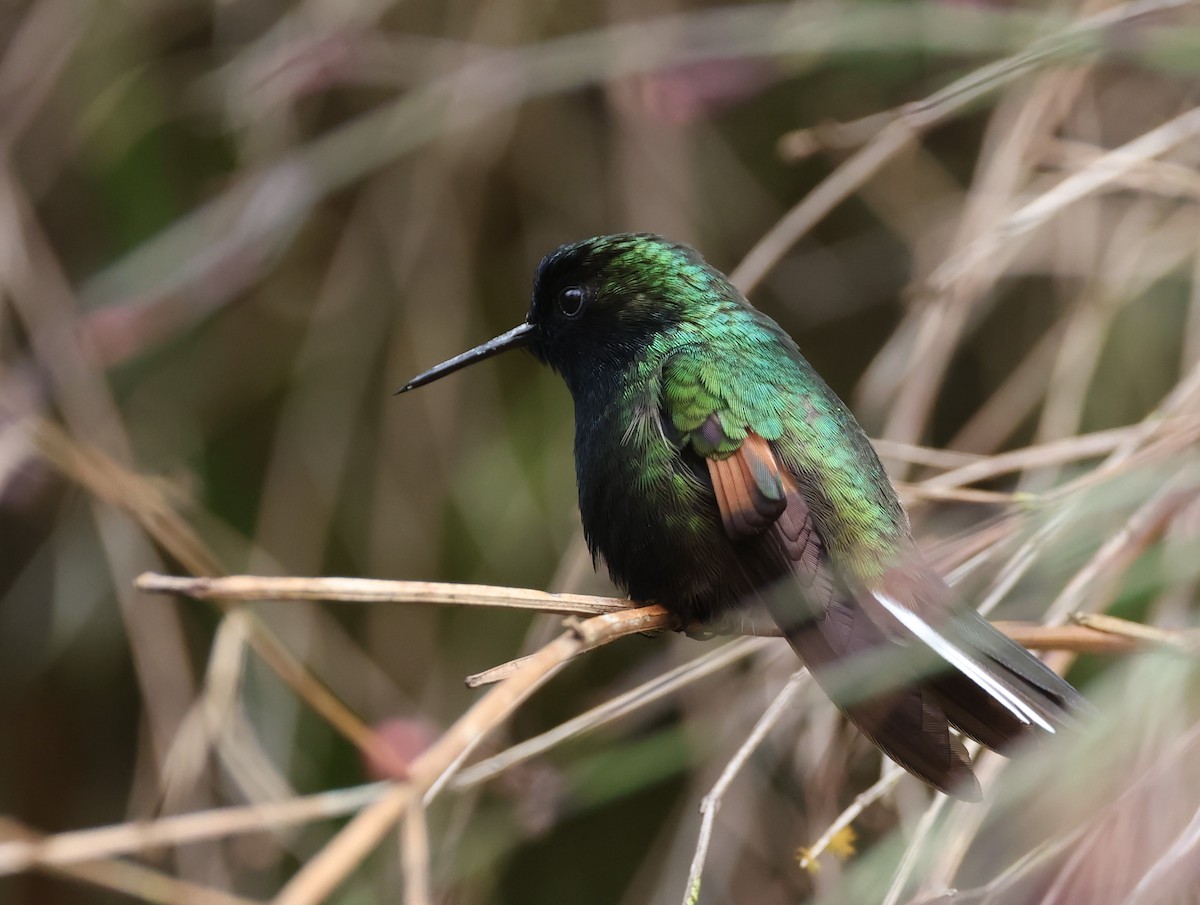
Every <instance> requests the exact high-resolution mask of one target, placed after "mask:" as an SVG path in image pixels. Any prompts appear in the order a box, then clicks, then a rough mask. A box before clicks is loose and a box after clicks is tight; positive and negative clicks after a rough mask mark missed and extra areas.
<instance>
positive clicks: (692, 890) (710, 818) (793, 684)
mask: <svg viewBox="0 0 1200 905" xmlns="http://www.w3.org/2000/svg"><path fill="white" fill-rule="evenodd" d="M808 680H809V676H808V673H807V672H806V671H804V670H801V671H799V672H796V673H793V675H792V677H791V678H790V679H788V682H787V684H786V685H784V686H783V688H782V689H781V690H780V692H779V694H777V695H776V696H775V699H774V700H773V701H771V704H770V706H769V707H767V709H766V710H765V711H763V715H762V716H761V717H759V718H758V722H756V723H755V724H754V728H753V729H751V730H750V734H749V735H747V736H746V740H745V741H744V742H742V744H741V746H740V747H739V748H738V749H737V751H736V752H735V753H734V755H733V757H731V758H730V759H729V763H727V764H726V765H725V769H723V770H722V771H721V775H720V776H719V777H717V781H716V782H715V783H714V784H713V787H712V789H711V790H710V791H709V793H708V794H707V795H705V796H704V800H703V801H701V802H700V832H699V835H698V837H697V839H696V853H695V855H693V856H692V866H691V868H690V869H689V870H688V879H687V885H686V887H685V890H686V891H685V892H684V895H683V905H696V903H697V902H699V900H700V881H701V877H702V875H703V873H704V862H705V860H706V859H707V858H708V846H709V843H710V842H711V841H712V833H713V825H714V823H715V822H716V819H717V811H719V810H720V809H721V799H722V798H724V797H725V793H726V792H727V791H728V790H729V787H730V786H731V785H732V784H733V781H734V780H735V779H737V776H738V774H739V773H740V772H741V771H742V767H744V766H745V765H746V761H748V760H749V759H750V756H751V755H752V754H753V753H754V752H755V751H756V750H758V746H759V745H761V744H762V743H763V739H765V738H766V737H767V734H768V733H769V732H770V731H771V730H772V729H773V728H774V727H775V724H776V723H778V722H779V718H780V717H782V716H783V713H784V711H785V710H786V709H787V707H788V705H789V704H790V703H791V701H792V699H793V698H794V697H795V696H796V695H797V694H798V693H799V692H800V690H801V689H802V688H803V687H804V686H805V685H806V684H807V682H808Z"/></svg>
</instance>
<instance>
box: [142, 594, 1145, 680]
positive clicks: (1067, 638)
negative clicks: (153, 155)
mask: <svg viewBox="0 0 1200 905" xmlns="http://www.w3.org/2000/svg"><path fill="white" fill-rule="evenodd" d="M138 587H139V588H141V589H142V590H145V591H154V592H158V593H180V594H188V595H191V594H192V593H193V592H195V595H196V596H197V597H199V598H202V599H203V598H208V597H212V598H219V599H226V600H245V601H251V600H341V601H351V602H361V601H363V600H370V601H372V602H374V603H385V602H387V603H398V604H407V603H416V604H421V605H441V606H460V605H465V606H485V607H497V608H500V609H518V610H533V611H537V612H542V613H549V614H563V613H577V614H583V615H590V616H601V615H609V614H621V615H622V616H625V615H628V614H629V613H630V612H638V611H636V610H633V609H632V607H634V606H636V604H634V603H633V602H632V601H629V600H623V599H621V598H616V597H589V596H585V595H581V594H551V593H549V592H546V591H535V590H531V589H528V588H499V587H494V586H489V585H458V584H442V583H438V582H427V581H385V580H383V579H367V578H299V577H284V578H272V577H267V576H252V575H232V576H229V577H228V578H182V577H176V576H171V575H153V574H146V575H142V576H140V577H139V578H138ZM644 609H648V608H644ZM996 625H997V627H998V628H999V629H1000V630H1001V631H1003V632H1005V633H1006V634H1008V635H1009V636H1010V637H1012V638H1013V639H1014V640H1016V641H1018V642H1019V643H1021V644H1023V645H1025V646H1026V647H1029V648H1033V649H1036V650H1070V651H1087V652H1092V653H1120V652H1127V651H1131V650H1135V649H1136V648H1137V645H1138V642H1139V641H1144V640H1150V638H1149V636H1147V637H1146V638H1135V637H1134V636H1133V635H1130V634H1126V635H1114V634H1112V633H1109V632H1103V631H1099V630H1096V629H1093V628H1091V627H1088V626H1085V625H1074V626H1039V625H1031V624H1025V623H1014V622H998V623H996ZM668 627H670V625H669V621H668V622H663V623H662V624H661V625H656V626H654V629H655V630H657V629H662V628H668ZM645 630H646V631H649V630H650V629H645ZM742 631H743V633H746V634H759V632H760V631H761V634H762V635H763V636H764V637H778V635H779V631H778V629H776V628H774V627H770V626H763V627H761V628H760V627H759V626H745V627H743V628H742ZM607 641H608V638H607V637H606V636H602V639H601V640H600V641H599V642H598V643H607ZM589 649H591V645H583V646H581V647H580V648H579V649H578V650H576V652H575V654H573V655H572V656H577V655H578V654H580V653H583V652H585V651H586V650H589ZM534 656H536V655H534ZM531 659H532V657H522V658H520V659H517V660H512V661H510V662H508V663H504V664H502V665H500V666H497V667H493V669H492V670H488V671H486V672H483V673H477V674H475V675H473V676H471V677H469V679H468V681H469V683H470V684H472V685H483V684H489V683H491V682H495V681H502V680H504V679H508V678H511V677H512V676H513V675H514V674H518V673H520V672H522V671H523V670H524V669H525V668H526V667H527V666H528V663H529V661H530V660H531Z"/></svg>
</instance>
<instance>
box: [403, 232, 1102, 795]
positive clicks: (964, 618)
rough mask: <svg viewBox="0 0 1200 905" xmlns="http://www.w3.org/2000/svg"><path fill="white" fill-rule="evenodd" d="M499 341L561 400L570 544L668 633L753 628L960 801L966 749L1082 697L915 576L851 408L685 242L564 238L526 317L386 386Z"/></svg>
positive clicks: (896, 515)
mask: <svg viewBox="0 0 1200 905" xmlns="http://www.w3.org/2000/svg"><path fill="white" fill-rule="evenodd" d="M515 348H525V349H527V350H528V351H530V352H532V353H533V355H534V357H535V358H537V359H538V360H539V361H540V362H542V363H543V364H546V365H549V366H550V367H551V368H552V369H553V370H554V371H556V372H557V373H558V374H559V375H561V377H562V379H563V380H564V382H565V383H566V385H567V388H568V389H569V390H570V392H571V396H572V397H573V400H574V404H575V474H576V482H577V485H578V491H579V511H580V517H581V519H582V522H583V530H584V535H585V538H586V540H587V544H588V547H589V549H590V550H591V552H592V556H593V561H596V560H597V559H602V560H603V561H604V563H605V565H606V566H607V569H608V572H609V574H610V576H611V577H612V579H613V580H614V582H615V583H616V584H617V585H619V586H620V587H621V588H623V589H624V590H625V592H626V593H627V594H628V595H629V596H630V598H632V599H633V600H636V601H640V602H646V603H650V602H653V603H658V604H660V605H662V606H663V607H665V608H666V609H667V610H668V611H669V612H670V613H671V614H672V616H673V617H674V618H675V619H676V620H677V621H678V622H679V623H680V625H681V626H696V625H708V624H718V625H720V624H726V625H727V624H729V620H731V619H733V620H737V619H739V618H744V614H746V613H748V612H758V613H764V614H766V615H769V617H770V618H771V619H772V620H773V621H774V623H775V624H776V625H777V626H778V628H779V630H780V631H781V633H782V634H783V635H784V636H785V637H786V638H787V640H788V642H789V643H790V644H791V646H792V648H793V649H794V650H795V652H796V653H797V654H798V655H799V657H800V658H801V660H803V662H804V664H805V665H806V666H807V668H808V670H809V672H810V673H811V675H812V676H813V678H814V679H815V680H816V681H817V683H818V684H819V685H820V686H821V687H822V688H823V689H824V690H825V692H826V693H827V694H828V695H829V697H830V698H831V699H832V700H833V702H834V703H835V704H836V705H837V706H838V707H839V708H840V709H841V710H842V712H843V713H845V715H846V716H847V717H848V718H849V719H850V721H851V722H852V723H854V724H855V725H856V726H857V727H858V728H859V729H860V730H861V731H862V732H863V734H865V735H866V736H867V737H868V738H869V739H870V740H871V741H872V742H873V743H874V744H875V745H876V746H877V747H878V748H879V749H881V750H882V751H883V753H884V754H886V755H887V756H888V757H890V758H891V759H892V760H894V761H896V762H897V763H899V764H900V765H901V766H903V767H904V768H905V769H906V770H908V771H909V772H910V773H912V774H914V775H915V776H917V777H919V778H920V779H922V780H924V781H925V782H926V783H928V784H929V785H930V786H932V787H933V788H935V789H938V790H940V791H942V792H946V793H948V794H950V795H952V796H955V797H958V798H963V799H967V800H975V799H978V798H980V797H981V789H980V787H979V783H978V780H977V779H976V777H975V775H974V773H973V771H972V769H971V760H970V757H969V754H968V752H967V749H966V746H965V744H964V742H963V740H962V737H963V736H966V737H968V738H971V739H974V740H976V741H978V742H980V743H981V744H983V745H985V746H986V747H988V748H991V749H994V750H1000V751H1005V750H1009V749H1010V747H1011V746H1012V745H1014V744H1015V743H1017V742H1019V741H1021V740H1023V739H1026V738H1029V737H1032V736H1038V735H1043V736H1044V735H1053V734H1055V733H1056V732H1057V731H1059V729H1060V728H1061V727H1063V726H1066V725H1070V723H1071V721H1072V714H1073V713H1074V712H1076V711H1077V710H1079V709H1080V708H1081V707H1082V706H1084V704H1083V701H1082V698H1081V696H1080V695H1079V693H1078V692H1077V691H1076V690H1075V689H1074V688H1073V687H1072V686H1071V685H1070V684H1068V683H1067V682H1066V681H1065V680H1063V679H1062V678H1061V677H1060V676H1058V675H1057V674H1056V673H1054V672H1053V671H1051V670H1050V669H1049V668H1048V667H1047V666H1046V665H1045V664H1043V663H1042V662H1041V661H1040V660H1038V659H1037V658H1036V657H1034V656H1033V655H1031V654H1030V653H1029V652H1028V651H1027V650H1026V649H1025V648H1023V647H1021V646H1020V645H1018V644H1016V643H1015V642H1014V641H1012V640H1011V639H1009V638H1008V637H1007V636H1006V635H1004V634H1003V633H1001V632H1000V631H999V630H997V629H996V628H994V627H993V626H992V625H991V623H989V622H988V621H987V620H985V619H984V618H983V617H982V616H980V615H979V614H978V613H977V612H976V611H975V610H974V609H973V608H971V607H969V606H967V605H965V604H964V603H963V602H962V601H960V600H959V599H958V598H957V597H956V596H955V594H954V593H953V592H952V591H951V589H950V588H949V587H948V586H947V585H946V583H945V582H944V581H943V580H942V578H941V577H940V576H939V575H938V574H937V573H936V572H935V571H934V570H933V569H932V568H931V567H930V566H929V565H928V564H927V562H926V561H925V560H924V559H923V558H922V555H921V553H920V551H919V550H918V548H917V545H916V543H915V542H914V540H913V536H912V533H911V530H910V526H909V520H908V515H907V513H906V512H905V510H904V508H903V506H902V505H901V503H900V501H899V499H898V498H897V495H896V491H895V489H894V488H893V486H892V484H891V482H890V480H889V478H888V476H887V473H886V472H885V471H884V468H883V465H882V464H881V463H880V461H879V457H878V456H877V455H876V453H875V450H874V448H873V447H872V445H871V442H870V440H868V438H867V436H866V434H865V433H864V431H863V429H862V428H861V427H860V426H859V424H858V422H857V421H856V420H855V418H854V416H853V414H851V412H850V410H849V409H848V408H847V407H846V405H845V404H844V403H843V402H842V400H841V399H839V398H838V396H837V395H836V394H835V393H834V392H833V390H831V389H830V388H829V386H828V385H827V384H826V383H825V381H824V380H822V379H821V377H820V375H818V374H817V372H816V371H815V370H814V369H813V367H812V366H811V365H810V364H809V363H808V361H807V360H806V359H805V358H804V356H803V355H801V353H800V349H799V348H798V347H797V345H796V343H795V342H794V341H793V340H792V338H791V337H790V336H789V335H788V334H787V333H786V332H785V331H784V330H783V328H781V327H780V326H779V325H778V324H777V323H776V322H775V321H774V320H772V319H771V318H770V317H768V316H767V315H765V314H763V313H762V312H760V311H759V310H757V309H756V308H754V307H753V306H752V305H751V304H750V303H749V302H748V301H747V300H746V298H745V297H744V296H743V295H742V293H741V292H739V291H738V290H737V289H736V288H735V287H734V286H733V285H732V284H731V283H730V282H729V280H728V279H727V278H726V277H725V276H724V274H722V273H721V272H720V271H718V270H716V269H715V268H714V267H712V266H710V265H709V264H708V263H707V262H706V261H705V260H704V259H703V258H702V257H701V256H700V254H699V253H698V252H696V251H695V250H694V249H692V248H690V247H687V246H685V245H679V244H676V243H673V242H671V241H669V240H667V239H665V238H663V237H661V236H656V235H652V234H648V233H621V234H616V235H607V236H598V237H595V238H591V239H586V240H584V241H581V242H576V243H573V244H568V245H563V246H561V247H559V248H558V249H556V250H554V251H552V252H550V253H549V254H548V255H546V256H545V258H543V259H542V261H541V263H540V264H539V266H538V268H537V273H536V276H535V278H534V284H533V294H532V302H531V305H530V308H529V311H528V314H527V315H526V317H525V320H524V322H523V323H521V324H520V325H518V326H517V327H515V328H513V329H512V330H509V331H508V332H507V333H504V334H502V335H500V336H497V337H496V338H495V339H492V340H490V341H488V342H486V343H483V344H482V345H480V346H477V347H476V348H474V349H472V350H470V351H469V352H465V353H463V354H461V355H458V356H456V357H454V358H451V359H449V360H448V361H445V362H443V363H442V364H439V365H437V366H436V367H434V368H432V369H430V370H428V371H426V372H424V373H423V374H420V375H419V376H417V377H414V378H413V379H412V380H410V381H409V382H408V383H407V384H405V386H404V387H402V388H401V389H400V390H399V391H398V392H400V393H403V392H407V391H409V390H412V389H415V388H417V387H420V386H424V385H425V384H428V383H431V382H432V381H435V380H437V379H439V378H441V377H444V376H446V375H447V374H450V373H452V372H454V371H457V370H459V369H460V368H464V367H466V366H467V365H471V364H474V363H476V362H479V361H482V360H484V359H486V358H489V357H491V356H493V355H496V354H498V353H500V352H503V351H505V350H508V349H515Z"/></svg>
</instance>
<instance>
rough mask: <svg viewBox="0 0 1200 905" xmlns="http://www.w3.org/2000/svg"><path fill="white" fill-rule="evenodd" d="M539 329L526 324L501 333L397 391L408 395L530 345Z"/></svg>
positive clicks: (415, 378)
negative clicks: (456, 373)
mask: <svg viewBox="0 0 1200 905" xmlns="http://www.w3.org/2000/svg"><path fill="white" fill-rule="evenodd" d="M536 329H537V328H536V327H534V325H533V324H530V323H524V324H521V325H519V326H517V327H513V328H512V329H511V330H509V331H508V332H507V333H501V334H500V335H499V336H497V337H496V338H495V339H489V340H488V341H487V342H485V343H484V344H483V345H481V346H476V347H475V348H474V349H472V350H471V351H470V352H463V354H462V355H455V356H454V357H453V358H451V359H450V360H449V361H443V362H442V363H441V364H440V365H435V366H434V367H432V368H430V369H429V370H428V371H426V372H425V373H424V374H418V375H417V376H416V377H414V378H413V379H412V380H410V381H409V382H408V383H406V384H405V385H404V386H402V387H400V389H398V390H396V393H397V395H398V394H400V393H407V392H408V391H409V390H415V389H416V388H417V387H423V386H425V384H427V383H433V382H434V381H435V380H438V379H439V378H442V377H445V376H446V375H447V374H453V373H454V372H455V371H457V370H459V369H460V368H465V367H466V366H467V365H473V364H475V362H477V361H483V360H484V359H485V358H491V357H492V356H493V355H499V354H500V353H501V352H506V351H508V350H509V349H516V348H518V347H520V346H527V345H529V342H530V340H532V339H533V334H534V331H535V330H536Z"/></svg>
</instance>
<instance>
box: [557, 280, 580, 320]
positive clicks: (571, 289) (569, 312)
mask: <svg viewBox="0 0 1200 905" xmlns="http://www.w3.org/2000/svg"><path fill="white" fill-rule="evenodd" d="M558 310H559V311H561V312H562V313H563V314H565V315H566V316H567V317H577V316H578V315H579V312H580V311H582V310H583V290H582V289H580V288H579V287H578V286H567V287H566V288H565V289H563V290H562V291H560V292H559V293H558Z"/></svg>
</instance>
